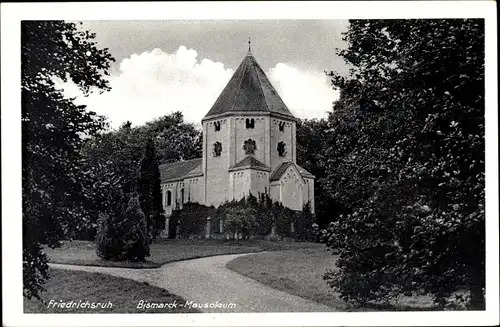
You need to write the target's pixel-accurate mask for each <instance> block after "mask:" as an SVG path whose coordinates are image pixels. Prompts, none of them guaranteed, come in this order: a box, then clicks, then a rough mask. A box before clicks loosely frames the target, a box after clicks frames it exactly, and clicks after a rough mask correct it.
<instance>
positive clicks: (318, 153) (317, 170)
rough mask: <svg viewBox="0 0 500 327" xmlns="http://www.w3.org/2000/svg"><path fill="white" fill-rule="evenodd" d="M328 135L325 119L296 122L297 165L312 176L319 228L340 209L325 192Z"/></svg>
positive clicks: (327, 123) (328, 125)
mask: <svg viewBox="0 0 500 327" xmlns="http://www.w3.org/2000/svg"><path fill="white" fill-rule="evenodd" d="M329 133H330V124H329V121H328V120H326V119H304V120H299V121H298V122H297V136H296V137H297V163H298V164H299V165H300V166H301V167H303V168H304V169H305V170H307V171H309V172H310V173H311V174H313V175H314V176H315V177H316V179H315V181H314V206H315V217H316V220H317V221H316V222H317V223H318V225H319V226H320V227H321V228H325V227H327V225H328V224H329V223H330V222H331V221H332V219H335V218H336V213H337V212H339V210H340V208H339V205H338V203H337V202H336V201H335V199H332V197H331V196H330V193H329V192H327V191H326V190H325V183H324V178H325V176H326V167H327V164H328V160H329V159H330V158H329V156H328V154H327V152H326V151H327V147H326V146H325V140H327V139H328V136H329Z"/></svg>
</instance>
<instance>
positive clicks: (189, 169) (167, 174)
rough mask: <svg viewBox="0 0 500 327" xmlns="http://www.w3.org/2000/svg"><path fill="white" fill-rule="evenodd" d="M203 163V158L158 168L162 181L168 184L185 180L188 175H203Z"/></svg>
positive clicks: (163, 165)
mask: <svg viewBox="0 0 500 327" xmlns="http://www.w3.org/2000/svg"><path fill="white" fill-rule="evenodd" d="M202 161H203V159H202V158H196V159H192V160H186V161H179V162H172V163H167V164H162V165H160V166H159V167H158V168H159V170H160V180H161V181H162V182H167V181H174V180H178V179H184V177H186V176H187V175H199V174H203V173H202V172H201V164H202Z"/></svg>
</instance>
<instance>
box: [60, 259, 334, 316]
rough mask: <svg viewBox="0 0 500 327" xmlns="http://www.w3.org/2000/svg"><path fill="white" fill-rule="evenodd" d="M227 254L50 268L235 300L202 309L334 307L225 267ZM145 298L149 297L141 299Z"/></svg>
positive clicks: (196, 299)
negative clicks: (146, 265)
mask: <svg viewBox="0 0 500 327" xmlns="http://www.w3.org/2000/svg"><path fill="white" fill-rule="evenodd" d="M243 255H248V254H230V255H220V256H214V257H206V258H200V259H192V260H185V261H178V262H172V263H167V264H165V265H163V266H162V267H160V268H156V269H131V268H110V267H93V266H76V265H63V264H50V266H51V267H53V268H59V269H67V270H79V271H88V272H96V273H103V274H108V275H112V276H117V277H124V278H128V279H132V280H135V281H138V282H147V283H148V284H150V285H153V286H157V287H161V288H163V289H165V290H168V291H169V292H171V293H174V294H177V295H180V296H181V297H183V298H184V299H185V300H186V301H187V302H189V301H193V304H194V303H197V304H204V303H217V302H218V303H221V304H228V303H234V304H236V306H235V307H234V308H201V309H199V310H200V311H202V312H331V311H335V310H334V309H333V308H331V307H328V306H325V305H323V304H319V303H316V302H312V301H310V300H306V299H303V298H301V297H298V296H295V295H290V294H288V293H285V292H282V291H278V290H275V289H272V288H270V287H268V286H265V285H263V284H261V283H259V282H257V281H255V280H253V279H250V278H248V277H245V276H242V275H240V274H238V273H236V272H234V271H232V270H229V269H228V268H226V264H227V263H228V262H229V261H231V260H233V259H234V258H237V257H240V256H243ZM144 300H145V301H148V299H144Z"/></svg>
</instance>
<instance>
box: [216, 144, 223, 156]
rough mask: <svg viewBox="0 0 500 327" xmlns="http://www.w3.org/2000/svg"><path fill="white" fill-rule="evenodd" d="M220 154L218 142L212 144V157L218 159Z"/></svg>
mask: <svg viewBox="0 0 500 327" xmlns="http://www.w3.org/2000/svg"><path fill="white" fill-rule="evenodd" d="M221 153H222V144H221V143H220V142H215V143H214V157H220V155H221Z"/></svg>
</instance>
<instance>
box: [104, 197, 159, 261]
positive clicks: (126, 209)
mask: <svg viewBox="0 0 500 327" xmlns="http://www.w3.org/2000/svg"><path fill="white" fill-rule="evenodd" d="M113 194H114V199H115V201H116V203H115V205H114V206H113V207H110V208H109V210H108V211H105V212H101V213H100V214H99V227H98V231H97V237H96V253H97V255H98V256H99V257H100V258H102V259H104V260H113V261H124V260H128V261H144V258H145V257H148V256H149V255H150V254H149V236H148V233H147V223H146V216H145V215H144V213H143V212H142V210H141V208H140V204H139V199H138V196H137V195H136V194H133V195H132V196H131V197H130V198H129V199H128V200H127V197H126V196H125V195H124V194H123V192H121V191H116V192H113Z"/></svg>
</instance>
